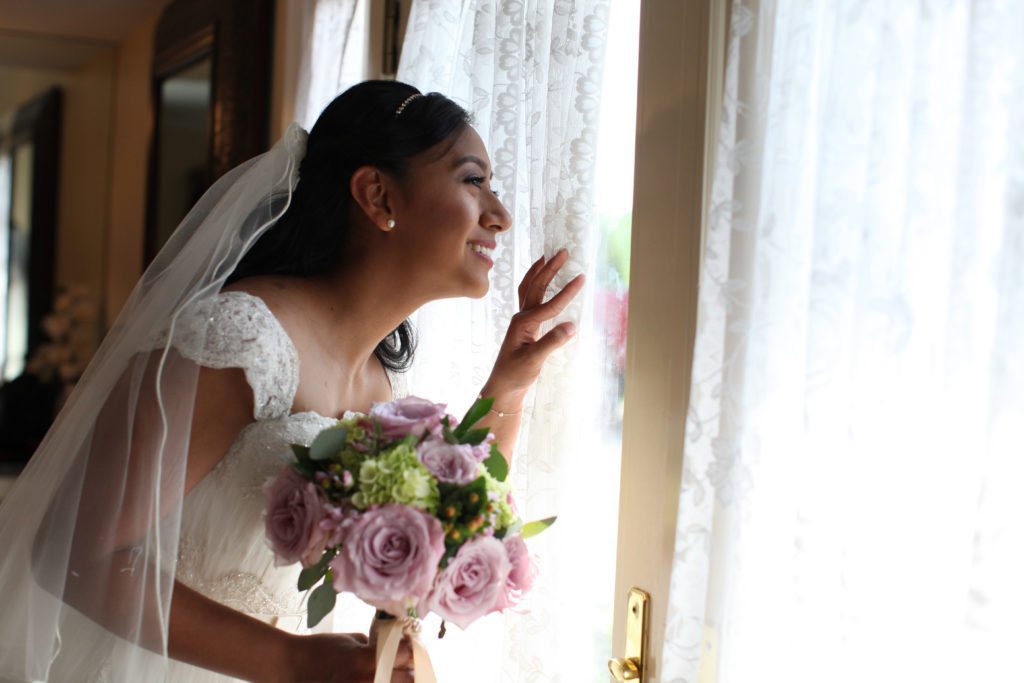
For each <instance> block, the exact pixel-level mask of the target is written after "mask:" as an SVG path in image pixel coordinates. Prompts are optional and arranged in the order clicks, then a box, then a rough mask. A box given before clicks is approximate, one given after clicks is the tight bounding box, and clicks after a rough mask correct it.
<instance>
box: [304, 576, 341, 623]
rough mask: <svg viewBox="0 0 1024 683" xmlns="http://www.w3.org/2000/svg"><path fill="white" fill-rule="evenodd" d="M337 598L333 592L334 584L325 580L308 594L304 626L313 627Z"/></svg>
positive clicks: (329, 610)
mask: <svg viewBox="0 0 1024 683" xmlns="http://www.w3.org/2000/svg"><path fill="white" fill-rule="evenodd" d="M337 600H338V594H337V593H335V592H334V586H332V585H331V584H329V583H327V582H326V581H325V582H324V583H322V584H320V585H319V586H317V587H316V589H315V590H314V591H313V592H312V593H310V594H309V604H308V605H307V607H306V608H307V610H308V611H307V613H306V627H307V628H313V627H314V626H316V625H317V624H319V623H320V621H321V620H322V619H323V618H324V617H326V616H327V615H328V614H330V613H331V610H332V609H334V603H335V602H337Z"/></svg>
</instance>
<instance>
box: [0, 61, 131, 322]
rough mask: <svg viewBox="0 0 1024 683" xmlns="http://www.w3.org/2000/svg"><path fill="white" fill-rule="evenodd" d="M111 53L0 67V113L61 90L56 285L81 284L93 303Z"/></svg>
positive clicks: (99, 283)
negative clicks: (57, 65)
mask: <svg viewBox="0 0 1024 683" xmlns="http://www.w3.org/2000/svg"><path fill="white" fill-rule="evenodd" d="M113 74H114V51H113V49H104V50H97V51H96V53H95V55H94V56H93V57H92V58H91V59H90V60H89V61H88V62H86V63H85V64H83V65H81V66H79V67H77V68H73V69H46V68H36V67H18V66H0V83H3V88H2V89H0V90H2V94H0V112H2V113H7V112H9V111H13V110H14V109H16V108H17V107H18V106H20V105H21V104H24V103H25V102H27V101H29V100H31V99H32V98H33V97H35V96H37V95H39V94H41V93H42V92H44V91H46V90H48V89H49V88H51V87H54V86H57V87H60V88H61V89H62V90H63V92H64V103H63V107H64V110H63V117H62V118H63V121H62V128H61V136H62V140H61V160H60V175H59V180H58V183H59V191H58V197H57V207H58V213H57V246H56V263H55V269H54V271H55V279H56V284H57V285H82V286H85V287H87V288H88V290H89V292H90V294H91V295H92V296H93V297H94V298H95V299H97V303H98V300H99V299H100V298H101V294H102V291H103V258H104V245H105V242H106V222H107V212H108V183H109V178H110V148H111V138H112V130H111V110H112V101H113Z"/></svg>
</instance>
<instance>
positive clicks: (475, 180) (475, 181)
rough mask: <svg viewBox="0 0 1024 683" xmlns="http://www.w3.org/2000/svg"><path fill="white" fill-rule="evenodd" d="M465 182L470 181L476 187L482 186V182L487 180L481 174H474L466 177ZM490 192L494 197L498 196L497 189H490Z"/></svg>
mask: <svg viewBox="0 0 1024 683" xmlns="http://www.w3.org/2000/svg"><path fill="white" fill-rule="evenodd" d="M466 182H467V183H472V184H473V185H476V186H477V187H483V184H484V183H486V182H487V178H484V177H483V176H478V175H475V176H472V177H469V178H466ZM491 194H493V195H494V196H495V197H497V196H499V195H498V191H497V190H491Z"/></svg>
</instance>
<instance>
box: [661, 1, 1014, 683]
mask: <svg viewBox="0 0 1024 683" xmlns="http://www.w3.org/2000/svg"><path fill="white" fill-rule="evenodd" d="M1021 35H1024V6H1022V5H1021V3H1017V2H998V1H985V0H979V1H976V2H967V1H966V0H935V1H925V2H908V3H890V2H881V1H864V0H859V1H841V2H840V1H837V2H818V3H789V2H779V3H775V2H770V1H764V2H757V1H756V0H753V1H751V0H745V1H743V2H734V3H733V8H732V21H731V37H730V48H729V55H728V62H727V77H726V89H725V99H724V110H723V122H722V126H721V130H720V133H719V135H720V139H719V146H718V162H717V165H716V168H715V171H714V183H713V198H712V205H711V210H710V216H709V221H708V233H707V235H706V243H705V250H704V254H703V266H702V267H703V271H702V274H701V289H700V306H699V314H698V333H697V334H698V338H697V346H696V356H695V361H694V369H693V386H692V394H691V396H692V398H691V407H690V415H689V419H688V421H687V426H686V429H687V434H686V452H685V457H684V467H683V469H684V471H683V482H682V493H681V497H680V503H679V520H678V533H677V538H676V553H675V566H674V571H673V575H672V586H671V605H670V610H669V612H670V617H669V620H668V624H667V633H666V645H665V650H664V653H663V661H662V670H661V672H660V680H662V681H672V682H673V683H678V682H684V681H685V682H687V683H691V682H696V681H701V683H709V682H711V681H716V682H717V683H735V682H746V681H754V680H786V681H793V682H796V683H802V682H811V681H814V682H817V681H835V682H842V681H851V682H852V681H865V680H871V681H908V680H913V681H936V682H944V681H964V680H975V681H1010V680H1013V681H1019V680H1022V679H1024V663H1022V660H1021V659H1020V657H1019V656H1016V654H1015V653H1016V651H1017V650H1018V649H1019V641H1020V635H1021V633H1024V584H1022V582H1021V581H1020V577H1021V576H1024V553H1022V550H1021V549H1022V545H1021V539H1022V538H1024V496H1021V495H1020V493H1019V487H1020V482H1021V481H1022V475H1024V459H1022V458H1021V457H1020V456H1021V453H1020V444H1021V443H1022V442H1024V355H1022V349H1024V138H1022V137H1021V135H1020V133H1019V131H1020V130H1021V126H1022V124H1024V42H1022V41H1021Z"/></svg>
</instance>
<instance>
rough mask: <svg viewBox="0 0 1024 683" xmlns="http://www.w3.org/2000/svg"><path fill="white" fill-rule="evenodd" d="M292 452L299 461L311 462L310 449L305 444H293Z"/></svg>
mask: <svg viewBox="0 0 1024 683" xmlns="http://www.w3.org/2000/svg"><path fill="white" fill-rule="evenodd" d="M292 453H294V454H295V459H296V460H298V461H299V462H309V449H308V448H306V447H305V446H300V445H299V444H297V443H293V444H292Z"/></svg>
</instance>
